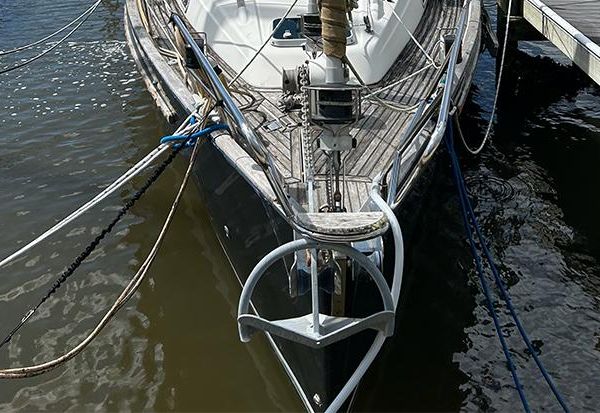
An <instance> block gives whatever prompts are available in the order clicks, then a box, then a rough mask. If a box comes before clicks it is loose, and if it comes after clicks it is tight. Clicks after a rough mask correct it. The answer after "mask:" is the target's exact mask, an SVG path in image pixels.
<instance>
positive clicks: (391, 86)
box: [364, 63, 433, 99]
mask: <svg viewBox="0 0 600 413" xmlns="http://www.w3.org/2000/svg"><path fill="white" fill-rule="evenodd" d="M431 66H433V65H432V64H431V63H430V64H428V65H426V66H425V67H422V68H420V69H419V70H417V71H415V72H413V73H411V74H410V75H407V76H405V77H403V78H402V79H399V80H396V81H394V82H393V83H390V84H389V85H387V86H384V87H382V88H381V89H377V90H375V91H373V92H371V93H369V94H368V95H366V96H364V99H369V98H370V97H372V96H375V95H378V94H380V93H381V92H385V91H386V90H389V89H392V88H394V87H396V86H398V85H399V84H400V83H404V82H406V81H407V80H409V79H412V78H413V77H415V76H416V75H418V74H419V73H422V72H424V71H426V70H427V69H429V68H430V67H431Z"/></svg>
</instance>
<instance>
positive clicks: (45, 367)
mask: <svg viewBox="0 0 600 413" xmlns="http://www.w3.org/2000/svg"><path fill="white" fill-rule="evenodd" d="M206 108H207V105H205V110H204V116H203V118H202V122H201V123H195V122H193V121H192V119H193V115H190V117H188V119H186V123H188V122H189V124H188V126H192V128H188V127H187V126H186V123H184V125H182V126H181V127H180V130H184V131H187V137H188V140H193V141H194V147H193V150H192V154H191V157H190V161H189V164H188V168H187V170H186V174H185V176H184V178H183V180H182V183H181V186H180V187H179V190H178V192H177V195H176V196H175V199H174V201H173V204H172V205H171V209H170V211H169V214H168V216H167V218H166V220H165V222H164V224H163V227H162V229H161V232H160V234H159V236H158V238H157V239H156V241H155V243H154V245H153V247H152V249H151V251H150V253H149V254H148V256H147V257H146V259H145V260H144V262H143V264H142V265H141V266H140V268H139V269H138V272H137V273H136V274H135V275H134V277H133V278H132V279H131V280H130V281H129V283H128V284H127V286H126V287H125V288H124V289H123V291H122V292H121V294H120V295H119V297H118V298H117V300H116V301H115V302H114V303H113V305H112V306H111V308H110V309H109V310H108V311H107V312H106V313H105V315H104V317H103V318H102V319H101V320H100V322H99V323H98V324H97V325H96V326H95V327H94V329H93V330H92V331H91V332H90V333H89V334H88V335H87V336H86V337H85V338H84V339H83V340H82V341H81V342H79V344H77V346H75V347H74V348H72V349H71V350H69V351H68V352H67V353H65V354H63V355H61V356H59V357H57V358H55V359H53V360H50V361H47V362H44V363H39V364H35V365H31V366H26V367H17V368H8V369H0V379H15V378H25V377H32V376H36V375H39V374H42V373H45V372H47V371H49V370H51V369H53V368H55V367H57V366H59V365H60V364H63V363H65V362H66V361H68V360H70V359H72V358H73V357H75V356H76V355H77V354H79V353H80V352H81V351H83V349H84V348H85V347H86V346H87V345H88V344H89V343H90V342H91V341H92V340H93V339H94V338H95V337H96V336H97V335H98V334H99V332H100V331H101V330H102V328H104V327H105V326H106V324H108V322H109V321H110V319H111V318H112V317H113V316H114V315H115V314H116V313H117V311H118V310H119V309H120V308H121V307H122V306H123V305H124V304H125V302H127V300H129V298H131V297H132V296H133V294H134V293H135V291H136V290H137V288H138V287H139V285H140V284H141V282H142V281H143V279H144V277H145V276H146V274H147V272H148V270H149V268H150V266H151V264H152V262H153V261H154V258H155V257H156V254H157V252H158V249H159V247H160V245H161V244H162V241H163V239H164V237H165V234H166V232H167V230H168V228H169V226H170V224H171V222H172V219H173V216H174V214H175V211H176V209H177V206H178V205H179V201H180V199H181V196H182V194H183V191H184V189H185V187H186V185H187V183H188V181H189V177H190V175H191V170H192V168H193V165H194V162H195V160H196V158H197V154H198V148H199V145H198V139H194V138H193V137H192V136H194V135H196V138H198V137H199V136H201V132H204V133H203V135H206V134H208V133H210V131H211V129H212V128H210V127H209V128H204V129H202V130H201V131H199V132H196V131H195V129H196V128H198V127H201V125H204V122H205V121H206V119H207V117H208V114H209V113H210V112H211V111H212V108H211V109H206ZM213 108H214V106H213ZM217 129H222V127H220V128H217ZM163 145H165V148H168V147H169V145H167V144H163ZM185 147H186V145H185V142H184V143H183V144H179V145H178V147H177V148H174V150H173V152H171V153H170V154H169V156H168V157H167V158H166V159H165V160H164V161H163V162H162V163H161V164H160V165H159V166H158V167H157V168H156V169H155V170H154V172H153V173H152V175H151V176H150V177H149V178H148V179H147V181H146V183H145V184H144V185H143V186H142V187H141V188H140V189H139V190H138V191H137V192H136V193H135V194H134V195H133V196H132V197H131V198H130V199H129V201H128V202H127V203H126V204H125V205H124V206H123V207H122V208H121V210H120V211H119V212H118V214H117V215H116V216H115V218H114V219H113V220H112V221H111V222H110V224H109V225H108V226H107V227H105V228H104V229H103V230H102V232H101V233H100V234H99V235H98V236H97V237H96V238H95V239H94V240H93V241H92V242H91V243H90V244H88V246H87V247H86V249H85V250H84V251H83V252H82V253H81V254H79V255H78V256H77V258H76V259H75V260H74V261H73V263H71V265H70V266H69V267H68V268H67V269H66V270H65V271H63V273H62V274H61V276H60V277H59V278H58V279H57V280H56V281H55V282H54V283H53V285H52V287H51V289H50V290H49V291H48V292H47V293H46V294H45V295H44V297H42V299H41V300H40V301H39V302H38V304H36V305H35V306H34V307H32V308H31V309H30V310H29V311H28V312H27V313H26V314H25V316H24V317H23V318H22V319H21V321H20V322H19V323H17V325H16V326H15V327H14V328H13V329H12V330H11V332H10V333H9V334H8V335H7V336H6V338H5V339H4V340H3V341H2V342H1V343H0V347H2V346H4V345H5V344H6V343H8V342H9V341H10V340H11V339H12V337H13V335H14V334H16V333H17V332H18V331H19V329H20V328H21V327H23V325H25V323H27V321H28V320H29V319H30V318H31V316H32V315H33V314H34V313H35V311H37V309H38V308H39V307H40V306H41V305H42V304H43V303H44V302H45V301H46V300H47V299H48V298H50V296H51V295H52V294H54V293H55V292H56V291H57V290H58V288H60V286H61V285H62V284H63V283H64V282H65V281H66V280H67V279H68V278H69V277H70V276H71V275H72V274H73V273H74V272H75V270H76V269H77V268H78V267H79V266H80V265H81V263H82V262H83V261H84V260H85V259H86V258H87V257H88V256H89V255H90V254H91V253H92V251H94V249H95V248H96V247H97V246H98V245H99V243H100V242H101V240H102V239H103V238H104V237H105V236H106V235H107V234H108V233H110V232H111V230H112V229H113V228H114V226H115V225H116V224H117V222H118V221H119V220H120V219H121V218H122V217H123V216H125V214H126V213H127V212H128V210H129V209H131V207H133V205H134V204H135V203H136V202H137V200H139V199H140V198H141V196H142V195H143V194H144V193H145V192H146V190H147V189H148V188H149V187H150V186H151V185H152V184H153V183H154V182H155V181H156V180H157V179H158V178H159V176H160V175H161V174H162V172H164V170H165V169H166V167H167V166H168V165H169V164H170V163H171V162H172V161H173V159H175V157H176V156H177V154H178V153H179V152H180V151H181V150H182V149H183V148H185ZM13 255H14V254H13Z"/></svg>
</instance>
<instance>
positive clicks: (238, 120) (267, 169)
mask: <svg viewBox="0 0 600 413" xmlns="http://www.w3.org/2000/svg"><path fill="white" fill-rule="evenodd" d="M171 20H172V21H173V24H175V26H176V27H177V28H178V29H179V30H180V32H181V35H182V36H183V39H184V40H185V42H186V43H187V44H188V45H189V46H190V48H191V50H192V52H193V53H194V56H195V57H196V59H197V60H198V63H199V64H200V66H201V68H202V70H203V72H204V73H205V74H206V77H207V79H208V81H209V83H210V86H211V87H212V89H213V93H214V94H215V96H216V97H217V99H219V102H218V103H220V104H222V106H223V107H224V108H225V110H226V111H227V113H228V114H229V115H230V116H231V117H232V120H233V122H232V123H233V125H232V126H235V127H236V129H237V131H238V132H239V134H240V135H241V136H242V137H243V138H244V139H245V140H246V141H247V142H248V144H249V146H250V150H251V152H252V154H251V155H254V156H252V157H253V159H254V160H255V161H256V162H257V163H258V164H259V165H260V167H261V168H262V169H263V171H264V173H265V175H266V177H267V179H268V181H269V184H270V185H271V187H272V189H273V191H274V192H275V196H276V197H277V200H278V201H279V204H280V205H281V207H282V209H283V211H284V213H285V215H286V217H287V219H288V221H289V223H290V224H291V225H292V226H293V227H294V228H297V229H299V230H302V231H304V232H305V231H306V229H304V228H302V227H301V225H299V224H298V222H297V221H296V214H295V211H294V209H293V207H292V205H291V203H290V201H289V196H288V195H287V194H286V192H285V190H284V188H283V185H282V183H281V178H280V176H279V175H278V172H277V169H276V167H275V164H274V162H273V159H272V158H271V156H270V154H269V153H268V151H267V149H266V148H265V146H264V145H263V143H262V142H261V141H260V139H259V138H258V136H256V134H255V133H254V131H253V130H252V127H251V126H250V125H249V124H248V122H247V121H246V118H245V116H244V114H243V113H242V112H241V110H240V109H239V108H238V107H237V105H236V104H235V101H234V100H233V98H232V97H231V95H230V94H229V91H228V90H227V88H226V87H225V85H223V83H222V82H221V79H220V78H219V76H218V75H217V73H216V72H215V70H214V69H213V67H212V65H211V64H210V62H209V61H208V58H207V57H206V55H205V54H204V53H203V52H202V50H201V49H200V47H199V46H198V44H197V43H196V42H195V41H194V39H193V38H192V35H191V34H190V32H189V30H188V28H187V26H186V25H185V23H184V22H183V20H182V19H181V17H180V16H179V15H178V14H177V13H173V14H172V15H171Z"/></svg>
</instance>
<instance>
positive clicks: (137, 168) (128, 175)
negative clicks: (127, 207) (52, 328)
mask: <svg viewBox="0 0 600 413" xmlns="http://www.w3.org/2000/svg"><path fill="white" fill-rule="evenodd" d="M189 118H190V117H188V118H187V119H186V120H185V122H184V124H183V125H182V126H181V127H179V129H178V130H177V132H175V134H184V133H186V131H187V130H188V129H189V127H190V125H189V122H188V121H189ZM169 147H170V146H169V145H168V144H161V145H159V146H158V147H156V148H155V149H154V150H152V152H150V153H149V154H148V155H146V156H145V157H144V158H142V159H141V160H140V161H139V162H138V163H136V164H135V165H134V166H132V167H131V168H130V169H129V170H127V171H126V172H125V173H124V174H123V175H121V176H120V177H119V178H117V179H116V180H115V181H114V182H113V183H111V184H110V185H109V186H108V187H106V188H105V189H104V190H102V192H100V193H99V194H98V195H96V196H95V197H94V198H92V199H90V200H89V201H88V202H86V203H85V204H83V205H82V206H81V207H79V208H78V209H76V210H75V211H73V212H72V213H71V214H69V215H68V216H66V217H65V218H63V219H62V220H61V221H60V222H59V223H57V224H56V225H54V226H53V227H51V228H49V229H48V230H46V231H45V232H44V233H43V234H41V235H40V236H38V237H37V238H35V239H34V240H33V241H31V242H29V243H28V244H27V245H25V246H23V247H21V248H19V249H18V250H17V251H15V252H13V253H12V254H10V255H9V256H8V257H6V258H4V259H3V260H2V261H0V268H2V267H4V266H5V265H7V264H8V263H10V262H12V261H14V260H15V259H17V258H18V257H20V256H21V255H23V254H24V253H26V252H27V251H29V250H30V249H32V248H33V247H35V246H36V245H37V244H39V243H40V242H42V241H43V240H45V239H46V238H48V237H49V236H51V235H53V234H55V233H56V232H58V231H59V230H61V229H62V228H64V227H65V226H66V225H68V224H69V223H70V222H72V221H74V220H75V219H77V218H79V217H80V216H81V215H83V214H85V213H86V212H87V211H89V210H90V209H92V208H93V207H94V206H96V205H97V204H98V203H100V202H101V201H102V200H104V199H105V198H106V197H108V196H110V195H111V194H113V193H114V192H115V191H117V190H118V189H119V188H121V187H122V186H123V185H125V184H126V183H127V182H129V181H130V180H131V179H132V178H133V177H135V176H136V175H138V174H139V173H140V172H142V171H143V170H144V169H145V168H146V167H147V166H148V165H150V164H151V163H152V162H153V161H154V160H155V159H156V158H158V157H159V156H160V155H161V154H163V153H164V152H165V151H166V150H167V149H168V148H169Z"/></svg>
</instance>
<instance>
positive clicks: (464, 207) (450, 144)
mask: <svg viewBox="0 0 600 413" xmlns="http://www.w3.org/2000/svg"><path fill="white" fill-rule="evenodd" d="M453 135H454V133H453V125H452V122H451V121H449V122H448V128H447V134H446V146H447V148H448V153H449V155H450V159H451V163H452V170H453V176H454V181H455V184H456V186H457V190H458V193H459V199H460V204H461V212H462V216H463V223H464V226H465V230H466V232H467V236H468V238H469V245H470V248H471V253H472V254H473V258H474V259H475V264H476V268H477V272H478V275H479V279H480V282H481V285H482V288H483V291H484V295H485V297H486V303H487V307H488V309H489V311H490V313H491V316H492V319H493V321H494V326H495V328H496V333H497V335H498V338H499V339H500V343H501V345H502V350H503V352H504V354H505V357H506V360H507V363H508V366H509V369H510V371H511V374H512V376H513V381H514V382H515V386H516V388H517V391H518V393H519V397H520V398H521V402H522V403H523V408H524V410H525V411H526V412H530V408H529V404H528V402H527V398H526V396H525V392H524V390H523V388H522V385H521V384H520V381H519V378H518V375H517V372H516V368H515V365H514V362H513V360H512V356H511V354H510V351H509V349H508V346H507V344H506V340H505V338H504V336H503V334H502V330H501V326H500V322H499V319H498V315H497V313H496V310H495V308H494V306H493V302H492V299H491V294H490V289H489V286H488V284H487V281H486V279H485V274H484V270H483V265H482V262H481V256H480V253H479V252H478V249H477V246H476V244H475V240H474V237H473V229H474V230H475V234H476V235H477V238H478V240H479V246H480V249H481V251H482V253H483V256H484V257H485V259H486V261H487V262H488V264H489V266H490V269H491V271H492V274H493V277H494V281H495V284H496V286H497V287H498V290H499V291H500V295H501V297H502V299H503V300H504V302H505V303H506V306H507V308H508V310H509V312H510V315H511V318H512V319H513V321H514V322H515V325H516V326H517V330H518V331H519V334H520V335H521V338H522V339H523V341H524V342H525V345H526V346H527V349H528V350H529V352H530V354H531V355H532V357H533V359H534V361H535V363H536V365H537V367H538V369H539V371H540V373H541V374H542V376H543V377H544V380H545V381H546V383H547V384H548V387H549V388H550V390H551V391H552V393H553V395H554V397H555V398H556V400H557V401H558V403H559V404H560V406H561V407H562V409H563V410H564V411H565V412H569V408H568V406H567V404H566V402H565V400H564V398H563V396H562V394H561V393H560V391H559V390H558V388H557V387H556V384H555V383H554V381H553V380H552V377H551V376H550V374H549V373H548V371H547V370H546V368H545V366H544V364H543V363H542V361H541V359H540V358H539V357H538V355H537V352H536V350H535V348H534V347H533V345H532V344H531V340H530V339H529V335H528V334H527V331H526V330H525V328H524V327H523V324H522V323H521V320H520V318H519V316H518V314H517V312H516V310H515V308H514V306H513V304H512V300H511V298H510V295H509V294H508V291H507V290H506V287H505V286H504V281H503V280H502V278H501V277H500V272H499V271H498V267H497V266H496V263H495V261H494V258H493V256H492V254H491V252H490V250H489V248H488V246H487V240H486V238H485V236H484V235H483V232H482V230H481V225H480V224H479V220H478V219H477V216H476V215H475V211H474V210H473V206H472V205H471V201H470V199H469V196H468V191H467V188H466V184H465V181H464V178H463V176H462V172H461V169H460V164H459V162H458V156H457V154H456V151H455V148H454V136H453Z"/></svg>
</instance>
